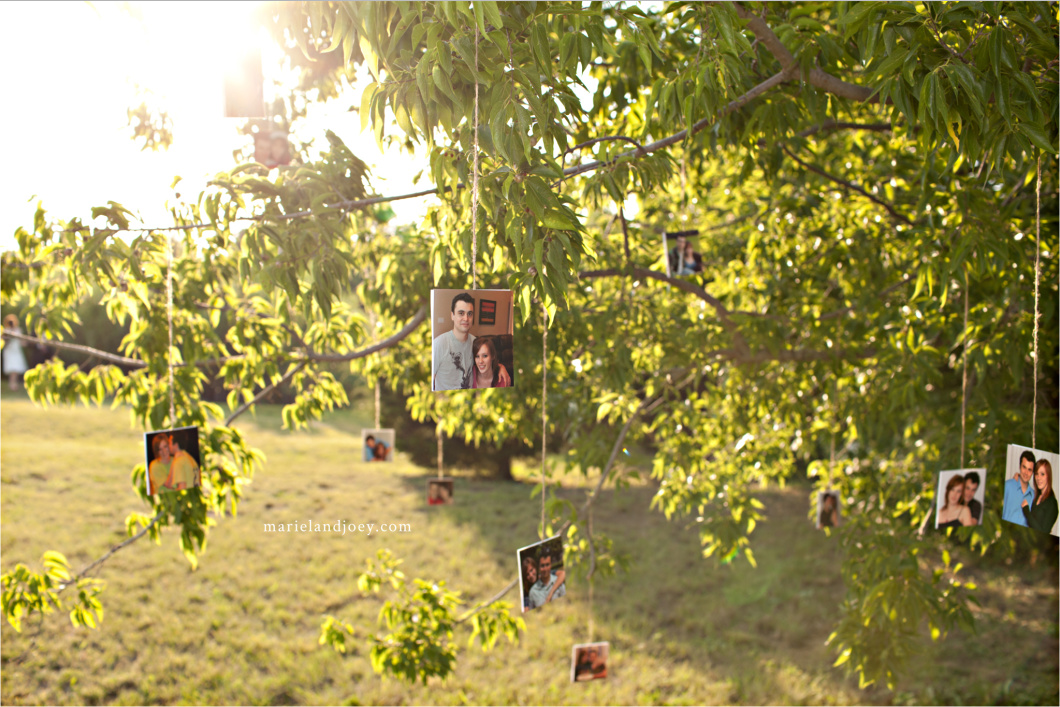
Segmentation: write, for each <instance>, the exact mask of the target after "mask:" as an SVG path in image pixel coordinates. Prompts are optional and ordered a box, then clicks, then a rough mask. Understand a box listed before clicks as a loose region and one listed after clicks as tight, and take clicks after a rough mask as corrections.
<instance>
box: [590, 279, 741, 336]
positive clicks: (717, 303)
mask: <svg viewBox="0 0 1060 707" xmlns="http://www.w3.org/2000/svg"><path fill="white" fill-rule="evenodd" d="M627 275H636V276H637V277H642V278H646V279H651V280H658V281H659V282H665V283H666V284H668V285H672V286H673V287H676V288H677V289H679V290H684V291H685V292H688V293H690V294H693V295H695V296H696V297H698V298H699V299H701V300H703V301H704V302H706V303H707V304H709V305H710V306H711V307H713V308H714V310H715V311H716V312H717V313H718V319H719V320H720V321H721V323H722V325H723V326H725V328H727V329H731V328H732V327H733V326H734V324H733V322H732V320H731V319H729V315H731V314H747V312H730V311H729V310H728V309H726V308H725V305H723V304H722V303H721V300H719V299H718V298H717V297H714V296H713V295H711V294H710V293H709V292H707V291H706V290H704V289H703V288H702V287H700V286H699V285H696V284H694V283H692V282H689V281H688V280H681V279H679V278H676V277H667V276H666V275H665V274H663V273H659V272H655V271H654V270H648V269H647V268H638V267H634V268H629V269H628V270H625V271H624V270H619V269H618V268H608V269H605V270H587V271H585V272H581V273H579V274H578V277H580V278H584V279H586V280H592V279H594V278H598V277H624V276H627Z"/></svg>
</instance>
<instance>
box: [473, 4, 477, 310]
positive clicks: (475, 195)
mask: <svg viewBox="0 0 1060 707" xmlns="http://www.w3.org/2000/svg"><path fill="white" fill-rule="evenodd" d="M474 24H475V76H474V79H475V116H474V117H475V120H474V122H475V126H474V129H473V130H472V140H473V143H472V144H473V147H472V150H471V156H472V167H471V289H472V290H476V289H478V281H477V277H476V275H477V269H476V263H477V262H478V23H477V22H476V23H474Z"/></svg>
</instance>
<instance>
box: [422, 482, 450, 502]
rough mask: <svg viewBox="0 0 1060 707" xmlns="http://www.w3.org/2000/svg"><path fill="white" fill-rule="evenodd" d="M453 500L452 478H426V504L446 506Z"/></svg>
mask: <svg viewBox="0 0 1060 707" xmlns="http://www.w3.org/2000/svg"><path fill="white" fill-rule="evenodd" d="M452 502H453V479H452V478H451V477H448V476H446V477H443V478H441V479H428V480H427V505H428V506H448V505H449V504H451V503H452Z"/></svg>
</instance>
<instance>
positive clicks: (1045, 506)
mask: <svg viewBox="0 0 1060 707" xmlns="http://www.w3.org/2000/svg"><path fill="white" fill-rule="evenodd" d="M1056 516H1057V503H1056V494H1055V493H1053V465H1052V464H1050V463H1049V460H1048V459H1038V460H1035V458H1034V452H1031V451H1030V450H1027V451H1025V452H1023V454H1021V455H1020V468H1019V470H1018V471H1017V472H1016V475H1015V476H1014V477H1012V478H1011V479H1009V480H1008V481H1006V482H1005V501H1004V505H1003V507H1002V510H1001V520H1007V521H1008V522H1009V523H1015V524H1016V525H1022V526H1023V527H1024V528H1034V529H1035V530H1039V531H1041V532H1043V533H1051V532H1052V530H1053V524H1054V523H1056Z"/></svg>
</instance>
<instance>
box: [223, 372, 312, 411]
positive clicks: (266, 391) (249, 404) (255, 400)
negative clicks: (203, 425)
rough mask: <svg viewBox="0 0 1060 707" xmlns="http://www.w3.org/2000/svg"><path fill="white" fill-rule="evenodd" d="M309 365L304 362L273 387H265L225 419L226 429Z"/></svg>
mask: <svg viewBox="0 0 1060 707" xmlns="http://www.w3.org/2000/svg"><path fill="white" fill-rule="evenodd" d="M307 363H308V362H306V361H302V362H301V363H299V364H298V365H297V366H295V367H294V368H292V369H291V370H289V371H287V373H285V374H284V375H283V377H282V378H280V379H279V380H278V381H276V382H275V383H273V384H272V385H268V386H265V387H264V388H262V389H261V392H259V393H258V394H257V395H255V396H254V398H253V399H252V400H250V401H248V402H245V403H243V404H242V405H240V406H239V407H238V408H236V409H235V410H234V411H232V414H231V415H229V416H228V417H226V418H225V424H224V426H225V427H231V426H232V423H233V422H235V420H236V418H237V417H239V416H240V415H242V414H243V413H245V412H246V411H247V410H249V409H250V408H252V407H254V406H255V405H257V404H258V403H260V402H261V401H262V400H264V399H265V396H266V395H268V394H269V393H271V392H272V391H274V390H276V389H277V388H279V387H280V386H281V385H283V384H284V383H286V382H287V381H289V380H291V378H293V377H294V376H295V374H297V373H298V372H299V371H300V370H302V369H303V368H305V367H306V365H307Z"/></svg>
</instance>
